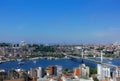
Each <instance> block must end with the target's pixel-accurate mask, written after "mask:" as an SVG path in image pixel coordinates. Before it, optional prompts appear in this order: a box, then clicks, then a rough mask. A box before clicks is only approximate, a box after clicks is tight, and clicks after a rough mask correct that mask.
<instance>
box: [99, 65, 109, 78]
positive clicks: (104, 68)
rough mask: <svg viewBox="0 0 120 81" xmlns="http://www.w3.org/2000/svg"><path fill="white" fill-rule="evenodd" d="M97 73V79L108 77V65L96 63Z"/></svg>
mask: <svg viewBox="0 0 120 81" xmlns="http://www.w3.org/2000/svg"><path fill="white" fill-rule="evenodd" d="M97 74H98V79H99V80H103V79H104V78H106V77H107V78H110V67H107V66H105V65H102V64H98V65H97Z"/></svg>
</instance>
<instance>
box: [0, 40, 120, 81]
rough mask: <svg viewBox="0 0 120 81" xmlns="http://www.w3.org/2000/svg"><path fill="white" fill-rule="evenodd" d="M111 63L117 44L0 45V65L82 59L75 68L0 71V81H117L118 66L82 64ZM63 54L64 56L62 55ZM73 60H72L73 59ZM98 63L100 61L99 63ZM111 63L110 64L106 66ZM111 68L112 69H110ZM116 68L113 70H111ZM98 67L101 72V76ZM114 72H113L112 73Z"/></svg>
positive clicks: (118, 54) (119, 49) (116, 54)
mask: <svg viewBox="0 0 120 81" xmlns="http://www.w3.org/2000/svg"><path fill="white" fill-rule="evenodd" d="M101 51H102V56H103V57H104V58H103V57H102V58H103V59H108V60H113V59H119V57H120V44H119V43H114V44H80V45H48V44H45V45H44V44H27V43H26V42H24V41H21V42H20V43H19V44H11V43H0V63H1V64H4V63H6V62H14V61H17V63H18V65H19V66H23V65H24V62H25V60H32V61H33V63H34V64H36V61H37V60H39V59H44V60H54V61H56V60H59V59H69V60H72V61H75V60H74V58H73V57H72V58H71V57H69V56H75V57H79V58H80V59H83V60H81V61H79V62H78V63H79V64H78V67H74V68H72V69H69V68H63V66H61V65H54V66H52V65H48V66H47V67H41V66H39V67H34V66H32V67H29V70H26V69H22V68H19V67H17V68H8V69H7V71H6V70H5V69H1V70H0V80H1V81H99V80H100V81H119V80H120V79H119V77H120V74H119V72H120V70H119V66H115V67H114V66H112V69H114V70H111V65H110V66H108V65H104V64H102V63H96V64H97V66H96V67H91V66H89V65H88V66H87V65H86V63H84V61H85V60H87V59H88V58H93V59H96V58H101ZM65 54H67V55H68V56H67V55H65ZM75 59H76V58H75ZM99 61H101V60H99ZM110 64H111V63H110ZM113 67H114V68H113ZM116 67H117V69H115V68H116ZM101 68H102V73H103V74H104V75H103V74H101ZM116 72H117V73H116Z"/></svg>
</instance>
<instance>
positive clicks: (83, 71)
mask: <svg viewBox="0 0 120 81" xmlns="http://www.w3.org/2000/svg"><path fill="white" fill-rule="evenodd" d="M79 69H80V71H81V75H80V76H81V77H82V78H89V74H90V71H89V67H88V66H86V65H85V64H82V65H80V67H79Z"/></svg>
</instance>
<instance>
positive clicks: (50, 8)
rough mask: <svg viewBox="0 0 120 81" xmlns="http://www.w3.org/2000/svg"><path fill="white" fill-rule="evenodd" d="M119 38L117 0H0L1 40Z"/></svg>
mask: <svg viewBox="0 0 120 81" xmlns="http://www.w3.org/2000/svg"><path fill="white" fill-rule="evenodd" d="M22 40H24V41H26V42H29V43H75V44H76V43H112V42H120V0H0V41H1V42H20V41H22Z"/></svg>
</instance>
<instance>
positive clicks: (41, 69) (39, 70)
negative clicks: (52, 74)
mask: <svg viewBox="0 0 120 81" xmlns="http://www.w3.org/2000/svg"><path fill="white" fill-rule="evenodd" d="M44 75H45V72H44V69H43V68H42V67H38V68H37V78H42V77H43V76H44Z"/></svg>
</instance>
